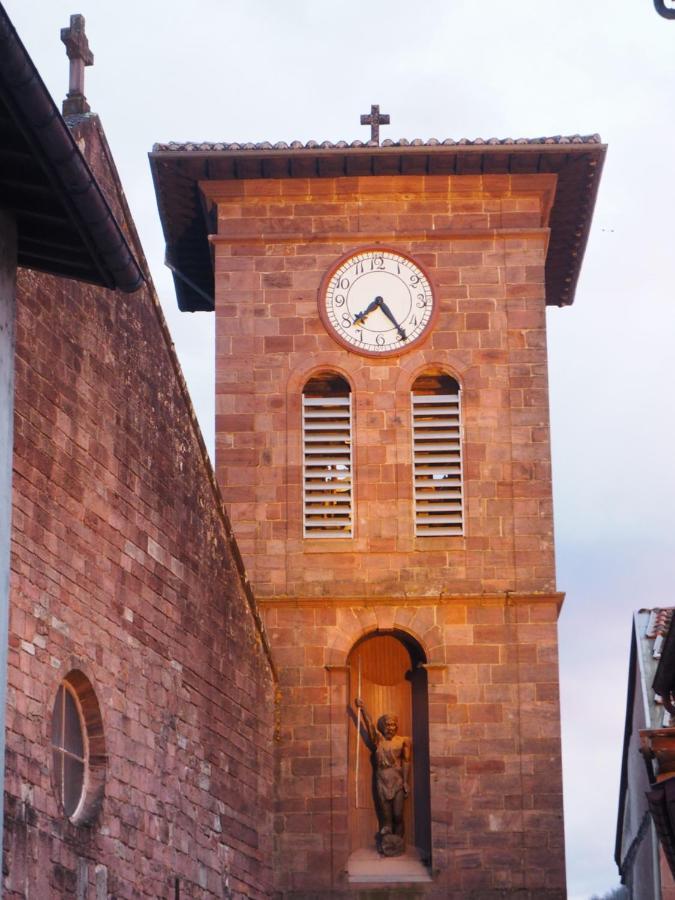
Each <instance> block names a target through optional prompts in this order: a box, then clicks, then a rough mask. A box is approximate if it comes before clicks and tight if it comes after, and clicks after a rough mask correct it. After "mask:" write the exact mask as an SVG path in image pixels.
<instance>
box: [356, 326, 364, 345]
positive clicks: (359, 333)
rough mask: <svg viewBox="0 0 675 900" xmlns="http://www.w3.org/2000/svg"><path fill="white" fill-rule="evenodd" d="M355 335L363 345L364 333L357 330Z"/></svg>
mask: <svg viewBox="0 0 675 900" xmlns="http://www.w3.org/2000/svg"><path fill="white" fill-rule="evenodd" d="M354 334H355V335H356V337H357V338H358V339H359V340H360V341H361V343H363V331H362V330H361V329H360V328H355V329H354Z"/></svg>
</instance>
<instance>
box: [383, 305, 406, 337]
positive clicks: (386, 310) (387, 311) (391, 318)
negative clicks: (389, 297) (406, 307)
mask: <svg viewBox="0 0 675 900" xmlns="http://www.w3.org/2000/svg"><path fill="white" fill-rule="evenodd" d="M380 309H381V310H382V312H383V313H384V314H385V316H386V317H387V318H388V319H389V321H390V322H391V323H392V325H395V326H396V330H397V331H398V333H399V337H400V338H401V340H402V341H404V340H405V339H406V333H405V331H404V330H403V329H402V328H401V326H400V325H399V324H398V322H397V321H396V319H395V317H394V314H393V313H392V311H391V310H390V309H389V307H388V306H387V304H386V303H385V302H384V300H382V302H381V303H380Z"/></svg>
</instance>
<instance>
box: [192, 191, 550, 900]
mask: <svg viewBox="0 0 675 900" xmlns="http://www.w3.org/2000/svg"><path fill="white" fill-rule="evenodd" d="M202 189H203V191H204V193H205V195H206V196H207V198H209V199H210V200H212V201H213V203H214V204H216V205H217V213H218V233H217V235H215V236H214V237H213V238H212V240H213V244H214V252H215V267H216V328H217V334H216V353H217V367H216V417H217V418H216V441H217V473H218V479H219V483H220V484H221V489H222V491H223V496H224V499H225V502H226V504H227V507H228V510H229V511H230V513H231V516H232V520H233V526H234V528H235V531H236V534H237V538H238V541H239V544H240V546H241V548H242V555H243V557H244V559H245V561H246V565H247V570H248V572H249V576H250V578H251V581H252V583H253V585H254V589H255V591H256V595H257V596H258V597H259V599H260V604H261V608H262V609H263V611H264V614H265V620H266V624H267V628H268V633H269V635H270V641H271V644H272V649H273V654H274V657H275V660H276V663H277V665H278V667H279V679H280V682H279V686H280V693H281V708H280V717H281V742H280V769H279V772H280V774H279V783H278V784H279V786H278V793H279V797H278V811H279V814H278V817H277V821H276V829H277V832H278V835H277V844H276V847H277V853H276V857H275V859H276V884H277V886H278V888H279V890H280V892H281V894H282V895H283V896H284V897H287V898H290V897H294V898H315V897H322V898H323V897H328V896H333V895H335V896H340V895H348V894H350V893H351V894H358V888H357V887H355V886H353V887H352V888H351V889H350V887H349V884H348V882H347V880H346V875H345V869H346V866H347V861H348V859H349V855H350V853H351V852H352V851H354V850H355V849H358V847H355V846H352V843H351V840H352V839H351V838H350V808H349V799H348V797H349V792H348V785H347V777H348V724H347V723H348V715H347V706H348V704H350V703H353V696H351V697H350V696H349V692H348V679H349V675H348V671H347V669H346V663H347V658H348V654H349V651H350V649H351V648H352V647H353V646H354V644H355V643H356V642H357V641H359V640H360V639H361V638H363V637H364V636H366V635H368V634H374V633H384V634H387V633H389V634H391V633H392V629H396V630H399V631H401V632H405V633H406V634H408V635H410V636H411V637H412V638H414V639H415V640H416V641H417V642H418V644H419V646H420V647H421V648H422V649H423V651H424V654H425V655H426V659H427V661H428V664H429V669H428V672H429V698H428V700H429V714H430V753H431V762H430V767H431V832H432V833H431V840H432V857H433V858H432V876H433V880H432V882H431V883H430V884H427V885H416V886H415V891H417V893H413V894H412V896H422V895H428V896H431V897H437V898H441V897H442V898H453V900H466V898H476V900H479V898H480V900H487V898H495V900H496V898H497V897H499V898H504V897H514V898H515V897H518V898H520V900H526V898H527V900H535V898H536V900H540V898H544V897H546V898H550V900H553V898H555V900H562V898H563V897H564V896H565V873H564V848H563V826H562V788H561V766H560V725H559V706H558V666H557V637H556V621H557V614H558V609H559V605H560V602H561V600H562V598H561V596H560V595H557V594H555V593H554V591H555V576H554V559H553V525H552V509H551V481H550V451H549V432H548V396H547V364H546V335H545V297H544V262H545V255H546V250H547V243H548V227H547V226H548V212H549V209H550V204H551V201H552V196H553V192H554V190H555V178H554V177H553V176H547V175H535V176H508V175H504V176H483V177H481V176H471V177H467V176H450V177H448V176H405V177H400V176H396V177H387V176H377V177H358V178H356V177H355V178H328V177H327V178H313V179H306V178H292V177H289V178H288V179H285V180H283V181H280V180H275V179H261V180H258V181H253V180H249V181H246V180H242V181H229V182H208V183H205V184H203V185H202ZM377 243H380V244H382V245H384V246H387V247H391V248H393V249H396V250H400V251H402V252H404V253H408V254H410V255H411V256H412V257H413V258H414V259H415V260H417V261H419V262H420V263H421V264H422V265H423V266H424V268H425V270H426V272H427V273H428V275H429V276H430V278H431V280H432V283H433V285H434V288H435V290H436V293H437V296H438V298H439V301H440V315H439V317H438V320H437V322H436V325H435V327H434V330H433V333H432V335H431V336H430V337H429V339H428V340H427V341H426V342H424V343H423V344H422V345H420V346H419V348H415V349H413V350H411V351H409V352H407V353H405V354H403V355H402V356H400V357H392V358H385V359H373V358H367V359H365V358H363V357H360V356H358V355H356V354H353V353H350V352H348V351H347V350H345V349H343V348H342V347H340V346H338V344H336V343H335V342H334V341H333V340H332V338H331V337H330V336H329V335H328V334H327V333H326V331H325V329H324V327H323V325H322V324H321V321H320V320H319V316H318V312H317V293H318V290H319V286H320V283H321V279H322V277H323V275H324V274H325V272H326V271H327V270H328V269H329V268H330V267H331V266H332V265H333V264H334V262H335V261H336V260H337V259H338V258H339V257H341V256H342V255H343V254H345V253H347V252H349V251H352V250H356V249H358V248H359V247H364V246H372V245H373V244H377ZM430 367H438V368H441V369H443V370H445V371H447V372H448V373H449V374H451V375H453V376H454V377H455V378H457V380H458V381H459V382H460V384H461V386H462V390H463V411H464V440H463V452H464V485H465V519H466V534H465V535H464V536H462V537H441V538H424V539H416V538H415V537H414V535H413V511H412V486H411V434H410V394H409V392H410V388H411V385H412V383H413V381H414V379H415V378H416V377H417V375H418V374H420V373H421V372H422V371H424V370H426V369H427V368H430ZM327 369H330V370H334V371H336V372H338V373H340V374H342V375H343V376H344V377H346V378H347V379H348V380H349V382H350V384H351V388H352V400H353V404H354V410H355V413H354V431H353V447H354V454H355V457H354V472H355V484H356V489H355V490H356V500H355V505H356V528H355V536H354V538H352V539H347V540H345V539H342V540H338V539H334V540H316V539H315V540H303V538H302V510H301V499H302V498H301V471H302V469H301V464H302V457H301V434H300V421H301V418H300V397H301V392H302V387H303V385H304V383H305V381H306V380H307V379H308V378H309V377H310V376H311V375H312V374H314V373H315V372H318V371H325V370H327ZM361 890H363V887H362V888H361ZM409 890H412V888H409ZM392 896H394V895H392ZM396 896H398V895H396ZM406 896H407V895H406Z"/></svg>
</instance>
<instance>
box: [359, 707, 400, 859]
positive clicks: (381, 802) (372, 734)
mask: <svg viewBox="0 0 675 900" xmlns="http://www.w3.org/2000/svg"><path fill="white" fill-rule="evenodd" d="M355 703H356V706H357V709H359V710H360V711H361V713H362V714H363V720H364V722H365V725H366V729H367V731H368V736H369V738H370V741H371V743H372V747H371V749H372V750H373V768H374V770H375V788H376V807H377V817H378V819H379V822H380V830H379V833H378V849H379V850H380V852H381V853H382V854H384V856H400V855H401V854H402V853H403V852H404V850H405V841H404V825H403V806H404V802H405V798H406V797H407V796H408V793H409V786H408V776H409V773H410V756H411V752H412V742H411V740H410V738H408V737H402V736H401V735H400V734H399V733H398V717H397V716H394V715H391V714H390V713H386V714H385V715H383V716H380V718H379V719H378V720H377V728H375V726H374V725H373V720H372V719H371V718H370V716H369V715H368V711H367V710H366V707H365V705H364V703H363V700H362V699H361V698H360V697H357V698H356V700H355Z"/></svg>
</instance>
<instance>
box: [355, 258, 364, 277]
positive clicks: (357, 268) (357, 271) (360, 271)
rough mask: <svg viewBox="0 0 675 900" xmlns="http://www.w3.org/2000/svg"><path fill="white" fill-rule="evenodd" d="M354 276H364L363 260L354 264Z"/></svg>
mask: <svg viewBox="0 0 675 900" xmlns="http://www.w3.org/2000/svg"><path fill="white" fill-rule="evenodd" d="M354 274H355V275H363V260H359V261H358V262H355V263H354Z"/></svg>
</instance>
